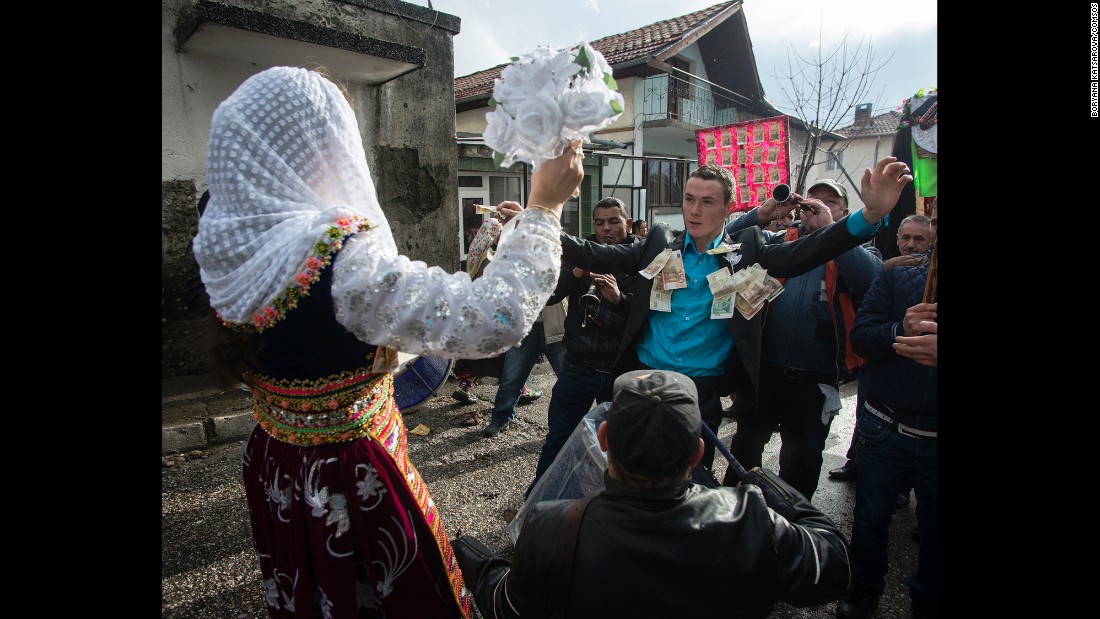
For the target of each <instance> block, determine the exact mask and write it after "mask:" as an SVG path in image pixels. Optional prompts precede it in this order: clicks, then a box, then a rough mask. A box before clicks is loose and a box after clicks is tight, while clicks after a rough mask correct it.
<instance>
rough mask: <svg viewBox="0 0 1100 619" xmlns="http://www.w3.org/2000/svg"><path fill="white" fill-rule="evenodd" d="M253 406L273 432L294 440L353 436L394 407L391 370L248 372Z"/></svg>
mask: <svg viewBox="0 0 1100 619" xmlns="http://www.w3.org/2000/svg"><path fill="white" fill-rule="evenodd" d="M248 378H249V380H248V383H249V386H250V387H251V389H252V410H253V412H254V414H255V416H256V421H257V422H258V423H259V424H260V427H262V428H263V429H264V431H266V432H267V433H268V434H270V435H271V436H272V437H273V438H275V439H278V440H280V441H283V442H284V443H290V444H292V445H321V444H325V443H339V442H345V441H354V440H357V439H360V438H363V437H364V436H368V435H370V434H371V433H372V428H373V427H374V426H377V425H378V423H372V421H375V422H377V421H380V420H382V419H386V418H389V417H391V416H392V415H393V413H394V412H396V410H397V406H396V404H395V403H394V400H393V374H388V373H387V374H372V373H370V372H369V371H367V370H359V371H354V372H343V373H341V374H337V375H334V376H329V377H325V378H322V379H317V380H311V381H302V380H286V379H275V378H271V377H268V376H264V375H262V374H251V375H250V376H249V377H248Z"/></svg>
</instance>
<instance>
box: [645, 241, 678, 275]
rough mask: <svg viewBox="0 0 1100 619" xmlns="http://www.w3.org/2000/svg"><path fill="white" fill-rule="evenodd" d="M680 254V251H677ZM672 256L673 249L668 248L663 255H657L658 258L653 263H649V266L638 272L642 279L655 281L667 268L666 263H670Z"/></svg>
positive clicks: (662, 252)
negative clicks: (662, 270)
mask: <svg viewBox="0 0 1100 619" xmlns="http://www.w3.org/2000/svg"><path fill="white" fill-rule="evenodd" d="M677 253H679V250H677ZM671 256H672V249H670V248H666V249H664V250H663V251H661V253H659V254H657V257H655V258H654V259H653V262H650V263H649V266H647V267H646V268H644V269H642V270H641V271H638V273H639V274H641V276H642V277H644V278H646V279H653V278H654V277H656V276H657V274H658V273H660V272H661V269H663V268H665V263H666V262H668V259H669V257H671Z"/></svg>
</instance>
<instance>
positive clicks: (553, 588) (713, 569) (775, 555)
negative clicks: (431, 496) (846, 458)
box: [454, 370, 851, 619]
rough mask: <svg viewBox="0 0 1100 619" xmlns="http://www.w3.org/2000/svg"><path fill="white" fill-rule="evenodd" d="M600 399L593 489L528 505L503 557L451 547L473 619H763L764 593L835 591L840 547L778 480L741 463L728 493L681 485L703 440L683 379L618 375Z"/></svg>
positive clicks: (692, 392) (463, 541) (842, 583)
mask: <svg viewBox="0 0 1100 619" xmlns="http://www.w3.org/2000/svg"><path fill="white" fill-rule="evenodd" d="M614 393H615V396H614V399H613V400H612V405H611V408H610V410H609V412H608V417H607V421H605V422H603V423H602V424H601V425H600V427H599V430H598V433H597V436H598V438H599V442H600V447H601V448H602V449H603V450H604V451H606V452H607V463H608V469H607V471H606V472H605V473H604V481H605V483H606V488H605V489H604V490H603V491H602V492H600V493H598V494H595V495H591V496H590V497H585V498H583V499H577V500H561V501H546V502H542V503H538V504H536V505H535V507H534V508H533V509H532V511H531V514H530V515H529V516H528V518H527V520H526V521H525V522H524V525H523V529H522V531H521V533H520V535H519V539H518V540H517V543H516V550H515V554H514V557H513V560H512V562H508V561H506V560H504V559H500V558H497V557H494V556H493V555H492V554H491V553H490V552H489V551H488V549H487V548H486V547H485V546H484V545H482V544H480V542H478V541H477V540H475V539H473V538H470V537H468V536H463V537H460V538H458V539H457V540H456V541H455V544H454V550H455V556H456V558H457V560H458V563H459V566H460V567H461V568H462V572H463V575H464V576H465V578H466V582H467V585H468V586H469V587H470V589H471V590H472V591H473V592H474V599H475V600H476V602H477V605H478V608H479V609H480V610H481V613H482V614H483V615H484V616H485V617H487V618H491V619H505V618H516V617H550V616H568V617H571V618H586V617H592V618H596V617H599V618H600V619H605V618H606V617H632V618H636V617H660V618H662V619H664V618H667V617H704V616H708V615H711V614H713V615H715V616H727V615H734V616H737V617H766V616H767V615H768V614H769V613H770V612H771V610H772V608H773V607H774V606H775V603H776V602H778V601H784V602H787V603H789V604H792V605H794V606H812V605H820V604H825V603H827V602H830V601H832V600H835V599H837V598H838V597H839V596H840V595H841V594H843V593H844V591H845V590H846V589H847V588H848V586H849V581H850V579H851V573H850V569H849V558H848V542H847V541H846V540H845V539H844V537H843V536H842V534H841V533H840V531H839V530H838V529H837V527H836V525H835V524H834V523H833V521H832V520H831V519H830V518H829V517H828V516H826V515H825V514H823V513H822V512H821V511H820V510H818V509H817V508H815V507H814V506H813V505H811V504H810V502H809V501H807V500H806V499H805V498H803V497H802V496H801V495H800V494H799V493H798V492H797V491H796V490H794V489H793V488H791V487H790V486H788V485H787V484H786V483H784V482H783V481H782V480H780V479H779V477H778V476H776V475H775V474H773V473H771V472H770V471H765V470H761V469H759V468H755V469H753V470H752V471H751V472H749V473H748V475H747V479H746V480H745V483H744V484H742V485H741V486H739V487H737V488H729V487H719V488H706V487H703V486H700V485H697V484H693V483H691V481H690V479H689V471H690V469H691V468H692V467H693V466H694V465H695V464H697V463H698V462H699V460H700V459H701V458H702V456H703V440H702V439H701V438H700V436H701V428H702V418H701V415H700V413H699V404H698V392H697V390H696V388H695V385H694V383H693V382H692V381H691V379H690V378H688V377H687V376H684V375H682V374H678V373H676V372H670V371H663V370H639V371H635V372H628V373H626V374H623V375H622V376H620V377H619V378H617V379H616V380H615V384H614Z"/></svg>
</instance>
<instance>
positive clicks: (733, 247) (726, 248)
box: [707, 243, 741, 256]
mask: <svg viewBox="0 0 1100 619" xmlns="http://www.w3.org/2000/svg"><path fill="white" fill-rule="evenodd" d="M738 249H741V244H740V243H722V244H720V245H719V246H718V247H715V248H713V249H708V250H707V253H708V254H710V255H712V256H716V255H718V254H728V253H729V252H731V251H737V250H738Z"/></svg>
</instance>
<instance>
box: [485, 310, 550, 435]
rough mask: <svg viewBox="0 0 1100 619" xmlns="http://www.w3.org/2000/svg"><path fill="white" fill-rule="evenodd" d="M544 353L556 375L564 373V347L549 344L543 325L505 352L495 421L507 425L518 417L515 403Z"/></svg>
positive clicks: (535, 328) (534, 327) (534, 326)
mask: <svg viewBox="0 0 1100 619" xmlns="http://www.w3.org/2000/svg"><path fill="white" fill-rule="evenodd" d="M542 353H545V354H546V360H547V361H549V362H550V367H552V368H554V373H555V374H561V364H562V361H563V359H564V358H565V348H563V347H562V345H561V342H555V343H553V344H547V343H546V338H545V337H544V336H543V331H542V322H536V323H535V324H534V325H532V327H531V332H530V333H528V334H527V337H525V338H523V341H522V342H520V344H519V346H517V347H515V348H509V349H508V351H507V352H505V353H504V368H503V369H502V370H501V373H500V386H499V387H497V396H496V400H494V401H493V417H492V421H496V422H501V423H503V422H505V421H511V420H513V419H515V418H516V404H518V403H519V395H520V393H522V392H523V385H524V383H526V382H527V378H528V377H529V376H531V370H532V369H533V368H534V367H535V362H536V361H538V359H539V355H540V354H542Z"/></svg>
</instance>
